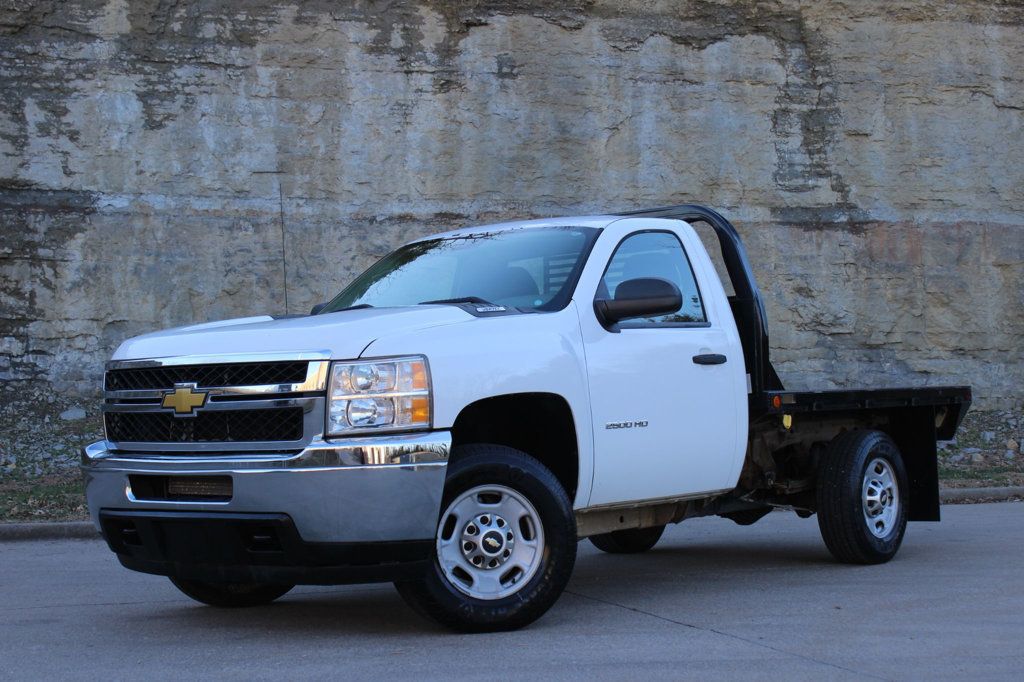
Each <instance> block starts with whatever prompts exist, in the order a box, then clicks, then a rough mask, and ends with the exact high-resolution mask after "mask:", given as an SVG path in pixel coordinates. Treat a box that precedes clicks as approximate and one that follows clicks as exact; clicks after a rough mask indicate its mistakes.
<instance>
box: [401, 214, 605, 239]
mask: <svg viewBox="0 0 1024 682" xmlns="http://www.w3.org/2000/svg"><path fill="white" fill-rule="evenodd" d="M616 220H622V216H617V215H588V216H565V217H562V218H535V219H533V220H509V221H507V222H504V223H491V224H489V225H472V226H470V227H463V228H460V229H458V230H451V231H450V232H439V233H437V234H429V235H426V236H424V237H420V238H418V239H414V240H412V242H410V243H415V242H421V241H424V240H427V239H445V238H449V237H464V236H466V235H471V234H480V233H481V232H504V231H507V230H521V229H530V228H536V227H594V228H597V229H603V228H605V227H607V226H608V225H610V224H611V223H613V222H615V221H616Z"/></svg>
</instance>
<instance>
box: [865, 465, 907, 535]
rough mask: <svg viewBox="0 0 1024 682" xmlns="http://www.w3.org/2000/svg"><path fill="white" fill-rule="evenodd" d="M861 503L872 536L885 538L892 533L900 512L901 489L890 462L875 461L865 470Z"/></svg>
mask: <svg viewBox="0 0 1024 682" xmlns="http://www.w3.org/2000/svg"><path fill="white" fill-rule="evenodd" d="M861 502H862V505H861V506H863V508H864V521H865V523H867V525H868V530H870V531H871V534H872V535H874V536H875V537H876V538H884V537H886V536H888V535H889V534H890V533H892V531H893V529H894V528H895V527H896V518H897V517H898V516H899V511H900V489H899V486H898V485H897V484H896V476H895V475H894V474H893V471H892V465H891V464H889V462H888V461H886V460H884V459H881V458H876V459H873V460H871V463H870V464H868V466H867V469H865V470H864V481H863V483H862V485H861Z"/></svg>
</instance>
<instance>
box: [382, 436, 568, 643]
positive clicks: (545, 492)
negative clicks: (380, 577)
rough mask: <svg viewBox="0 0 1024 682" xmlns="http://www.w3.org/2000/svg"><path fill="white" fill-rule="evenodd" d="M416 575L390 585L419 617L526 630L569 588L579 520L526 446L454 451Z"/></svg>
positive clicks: (469, 628)
mask: <svg viewBox="0 0 1024 682" xmlns="http://www.w3.org/2000/svg"><path fill="white" fill-rule="evenodd" d="M452 454H453V462H452V463H451V464H450V465H449V467H448V478H447V480H446V482H445V490H444V496H443V501H442V513H441V517H440V519H439V521H438V527H437V537H436V543H435V551H434V555H433V561H432V562H431V565H430V567H429V568H428V570H427V575H426V577H425V578H423V579H422V580H418V581H411V582H401V583H395V587H396V588H397V590H398V593H399V594H400V595H401V596H402V598H403V599H404V600H405V601H406V602H407V603H408V604H409V605H410V606H412V607H413V609H415V610H416V611H417V612H419V613H420V614H422V615H425V616H427V617H429V618H431V619H433V620H435V621H437V622H439V623H441V624H442V625H444V626H446V627H449V628H452V629H454V630H460V631H463V632H493V631H498V630H513V629H516V628H520V627H523V626H525V625H528V624H529V623H531V622H533V621H534V620H536V619H537V618H539V617H540V616H542V615H543V614H544V613H545V612H546V611H547V610H548V609H549V608H551V606H552V605H553V604H554V603H555V601H556V600H557V599H558V597H559V595H561V593H562V590H564V589H565V585H566V583H568V581H569V576H570V574H571V573H572V568H573V565H574V564H575V562H576V520H575V517H574V516H573V511H572V505H571V504H570V502H569V498H568V496H567V495H566V493H565V490H564V489H563V488H562V486H561V484H559V482H558V479H556V478H555V476H554V475H553V474H552V473H551V472H550V471H549V470H548V469H547V468H546V467H544V466H543V465H542V464H541V463H540V462H538V461H537V460H535V459H533V458H532V457H530V456H529V455H526V454H525V453H522V452H519V451H518V450H513V449H511V448H507V447H503V446H497V445H469V446H462V447H460V448H458V449H456V450H455V451H454V452H453V453H452Z"/></svg>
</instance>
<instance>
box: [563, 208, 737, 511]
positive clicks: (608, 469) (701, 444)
mask: <svg viewBox="0 0 1024 682" xmlns="http://www.w3.org/2000/svg"><path fill="white" fill-rule="evenodd" d="M647 230H663V231H667V232H672V233H673V234H675V235H676V236H677V237H679V239H680V241H681V242H682V245H683V248H684V249H685V250H686V252H687V255H688V256H689V258H690V261H691V264H692V265H693V269H694V275H695V276H696V278H697V282H698V286H699V287H700V290H701V294H702V298H703V301H704V307H705V311H706V314H707V317H708V320H709V321H710V323H711V326H710V327H706V328H702V327H685V328H679V327H675V328H647V329H622V330H621V331H618V332H610V331H608V330H606V329H605V328H604V327H602V326H601V324H600V323H599V322H598V320H597V317H596V316H595V315H594V312H593V308H592V302H593V299H594V296H595V294H596V292H597V288H598V284H599V282H600V280H601V277H602V276H603V274H604V270H605V266H606V265H607V263H608V261H609V259H610V258H611V257H612V254H613V252H614V251H615V248H616V246H618V244H619V243H620V242H621V241H622V240H623V239H625V238H626V237H627V236H628V235H630V234H633V233H635V232H639V231H647ZM705 261H706V262H705ZM708 272H710V273H711V275H712V277H711V280H712V281H710V282H709V281H708V274H707V273H708ZM575 298H576V302H577V308H578V310H580V328H581V330H582V336H583V344H584V347H585V348H586V353H587V368H588V376H589V380H590V406H591V413H592V422H593V429H594V481H593V489H592V492H591V496H590V501H589V505H591V506H598V505H606V504H615V503H619V502H623V501H632V500H645V499H652V498H662V497H673V496H677V495H689V494H694V493H701V492H713V491H719V490H723V489H726V488H732V487H734V486H735V485H736V481H737V479H738V477H739V470H740V466H741V465H742V461H743V456H744V453H745V449H746V429H747V399H746V370H745V368H744V365H743V350H742V347H741V345H740V340H739V334H738V332H737V331H736V325H735V323H734V321H733V318H732V314H731V311H730V310H729V304H728V300H727V299H726V296H725V292H724V290H723V289H722V287H721V284H720V283H719V282H718V280H717V277H716V276H715V275H714V266H713V264H712V263H711V261H710V259H709V258H708V256H707V254H706V253H705V252H704V248H703V246H702V245H701V243H700V240H699V238H698V237H697V235H696V233H695V232H694V231H693V229H692V228H691V227H690V226H688V225H686V224H685V223H682V222H680V221H677V220H657V219H647V218H631V219H624V220H619V221H616V222H614V223H612V224H611V225H609V226H608V227H607V228H606V229H605V231H604V233H603V234H602V235H601V238H600V240H599V241H598V243H597V245H596V246H595V247H594V250H593V251H592V252H591V256H590V259H589V262H588V264H587V268H586V269H585V270H584V273H583V276H582V277H581V278H580V282H579V284H578V286H577V288H576V297H575ZM585 302H586V303H585ZM585 306H586V307H585ZM704 353H720V354H722V355H725V356H726V357H727V359H728V360H727V362H726V363H725V364H722V365H697V364H694V362H693V356H694V355H698V354H704ZM635 421H642V422H646V423H647V425H646V426H645V427H636V426H634V427H633V428H623V429H609V428H607V425H608V424H609V423H619V422H635Z"/></svg>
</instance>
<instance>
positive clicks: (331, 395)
mask: <svg viewBox="0 0 1024 682" xmlns="http://www.w3.org/2000/svg"><path fill="white" fill-rule="evenodd" d="M328 389H329V392H328V402H329V407H328V412H327V435H328V436H342V435H347V434H350V433H360V432H364V431H399V430H402V431H405V430H413V429H426V428H430V373H429V372H428V370H427V361H426V359H425V358H423V357H410V358H386V359H381V360H370V361H365V362H335V363H332V364H331V383H330V386H329V387H328Z"/></svg>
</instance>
